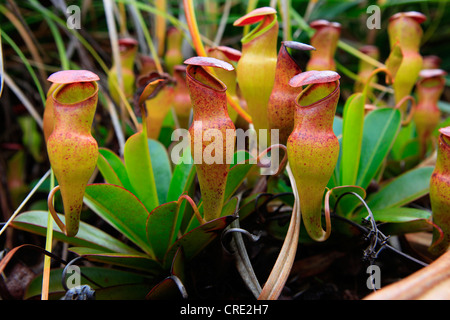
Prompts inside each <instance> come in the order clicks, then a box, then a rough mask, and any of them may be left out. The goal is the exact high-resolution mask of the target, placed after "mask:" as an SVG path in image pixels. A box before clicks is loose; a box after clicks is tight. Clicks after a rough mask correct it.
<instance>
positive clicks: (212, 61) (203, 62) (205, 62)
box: [184, 57, 234, 71]
mask: <svg viewBox="0 0 450 320" xmlns="http://www.w3.org/2000/svg"><path fill="white" fill-rule="evenodd" d="M184 63H185V64H189V65H195V66H203V67H215V68H222V69H225V70H227V71H232V70H234V67H233V66H232V65H231V64H229V63H228V62H225V61H223V60H219V59H216V58H211V57H192V58H189V59H187V60H185V61H184Z"/></svg>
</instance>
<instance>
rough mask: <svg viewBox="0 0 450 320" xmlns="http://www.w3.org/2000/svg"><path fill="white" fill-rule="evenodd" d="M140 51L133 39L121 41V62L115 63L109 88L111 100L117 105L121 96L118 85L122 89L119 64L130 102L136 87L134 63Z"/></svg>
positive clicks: (124, 87) (109, 79)
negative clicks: (119, 80)
mask: <svg viewBox="0 0 450 320" xmlns="http://www.w3.org/2000/svg"><path fill="white" fill-rule="evenodd" d="M137 49H138V42H137V41H136V40H135V39H133V38H123V39H119V50H120V61H118V62H115V63H114V65H113V66H112V67H111V70H110V74H109V77H108V87H109V91H110V94H111V98H112V99H113V101H114V102H115V103H116V104H118V105H119V104H120V95H119V93H118V91H117V88H116V85H117V86H118V87H119V88H120V83H119V82H118V78H117V63H120V66H121V72H122V80H123V91H124V94H125V97H126V98H127V99H128V100H130V99H132V98H133V95H134V92H135V89H136V86H135V82H136V77H135V75H134V70H133V68H134V63H135V59H136V53H137Z"/></svg>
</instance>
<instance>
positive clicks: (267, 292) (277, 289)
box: [258, 162, 301, 300]
mask: <svg viewBox="0 0 450 320" xmlns="http://www.w3.org/2000/svg"><path fill="white" fill-rule="evenodd" d="M286 170H287V172H288V175H289V180H290V181H291V184H292V190H293V192H294V196H295V203H294V208H293V210H292V216H291V221H290V224H289V229H288V231H287V234H286V237H285V239H284V242H283V246H282V247H281V251H280V253H279V255H278V258H277V261H276V262H275V265H274V267H273V269H272V271H271V272H270V275H269V278H268V279H267V282H266V283H265V285H264V287H263V289H262V291H261V294H260V296H259V297H258V300H276V299H278V297H279V295H280V294H281V290H283V287H284V285H285V283H286V281H287V279H288V277H289V273H290V271H291V269H292V265H293V263H294V259H295V254H296V252H297V245H298V237H299V234H300V222H301V220H300V203H299V196H298V192H297V187H296V184H295V180H294V177H293V175H292V172H291V168H290V166H289V162H288V164H287V166H286Z"/></svg>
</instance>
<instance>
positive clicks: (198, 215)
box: [178, 194, 206, 224]
mask: <svg viewBox="0 0 450 320" xmlns="http://www.w3.org/2000/svg"><path fill="white" fill-rule="evenodd" d="M183 199H184V200H187V202H189V204H190V205H191V207H192V210H194V215H195V217H196V218H197V220H198V222H200V224H205V223H206V220H205V219H203V217H202V215H201V214H200V211H199V210H198V207H197V205H196V204H195V202H194V200H192V198H191V197H190V196H188V195H187V194H182V195H181V196H180V197H179V198H178V205H180V204H181V201H183Z"/></svg>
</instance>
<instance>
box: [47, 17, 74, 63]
mask: <svg viewBox="0 0 450 320" xmlns="http://www.w3.org/2000/svg"><path fill="white" fill-rule="evenodd" d="M46 21H47V24H48V26H49V28H50V31H51V32H52V34H53V37H54V38H55V44H56V48H57V49H58V53H59V58H60V60H61V68H62V69H63V70H69V68H70V62H69V59H68V58H67V54H66V49H65V46H64V41H63V39H62V37H61V34H60V33H59V31H58V28H57V27H56V25H55V23H54V22H53V21H52V20H50V19H48V20H46Z"/></svg>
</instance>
